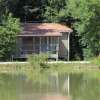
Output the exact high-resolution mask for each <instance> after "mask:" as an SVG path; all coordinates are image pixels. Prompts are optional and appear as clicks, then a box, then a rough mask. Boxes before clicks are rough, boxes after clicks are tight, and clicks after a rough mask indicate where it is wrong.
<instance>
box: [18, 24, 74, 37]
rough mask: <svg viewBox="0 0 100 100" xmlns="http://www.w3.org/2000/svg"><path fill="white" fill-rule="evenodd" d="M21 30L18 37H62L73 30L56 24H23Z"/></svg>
mask: <svg viewBox="0 0 100 100" xmlns="http://www.w3.org/2000/svg"><path fill="white" fill-rule="evenodd" d="M22 27H23V30H22V32H21V33H19V34H18V36H20V37H21V36H23V37H24V36H62V33H64V32H66V33H71V32H72V31H73V30H72V29H70V28H69V27H67V26H65V25H61V24H58V23H24V24H22Z"/></svg>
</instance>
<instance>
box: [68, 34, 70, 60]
mask: <svg viewBox="0 0 100 100" xmlns="http://www.w3.org/2000/svg"><path fill="white" fill-rule="evenodd" d="M69 60H70V32H69V33H68V61H69Z"/></svg>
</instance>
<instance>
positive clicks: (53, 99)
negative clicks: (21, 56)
mask: <svg viewBox="0 0 100 100" xmlns="http://www.w3.org/2000/svg"><path fill="white" fill-rule="evenodd" d="M0 100H100V78H99V77H98V78H97V77H96V78H95V77H91V75H89V74H66V73H64V74H58V73H53V74H50V75H49V76H48V78H47V79H45V80H44V81H43V80H42V78H41V79H39V80H38V81H34V80H31V79H28V78H27V77H26V76H24V75H9V74H0Z"/></svg>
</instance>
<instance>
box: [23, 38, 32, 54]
mask: <svg viewBox="0 0 100 100" xmlns="http://www.w3.org/2000/svg"><path fill="white" fill-rule="evenodd" d="M21 49H22V50H21V53H23V54H31V53H32V52H33V38H31V37H24V38H22V46H21Z"/></svg>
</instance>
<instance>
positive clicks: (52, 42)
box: [49, 37, 58, 54]
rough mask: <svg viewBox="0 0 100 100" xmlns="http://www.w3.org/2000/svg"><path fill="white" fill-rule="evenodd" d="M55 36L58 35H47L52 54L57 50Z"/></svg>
mask: <svg viewBox="0 0 100 100" xmlns="http://www.w3.org/2000/svg"><path fill="white" fill-rule="evenodd" d="M57 38H58V37H49V44H50V45H49V50H50V52H51V53H54V54H56V51H57Z"/></svg>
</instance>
